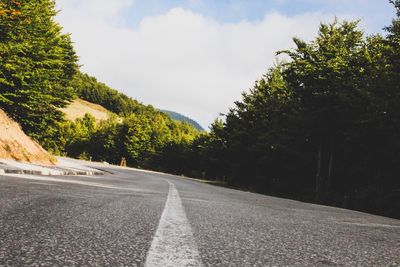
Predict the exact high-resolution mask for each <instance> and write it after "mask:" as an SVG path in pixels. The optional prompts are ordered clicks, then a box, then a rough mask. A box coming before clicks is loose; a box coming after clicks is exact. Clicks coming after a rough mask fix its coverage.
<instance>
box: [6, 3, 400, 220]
mask: <svg viewBox="0 0 400 267" xmlns="http://www.w3.org/2000/svg"><path fill="white" fill-rule="evenodd" d="M390 2H391V3H392V4H393V6H394V8H395V9H396V11H397V16H396V17H395V18H393V20H392V23H391V24H390V25H387V26H385V25H382V27H385V28H384V29H385V33H384V34H373V35H366V34H365V33H364V32H363V31H362V30H361V29H360V27H359V21H340V20H338V19H337V20H335V21H333V22H332V23H328V24H321V25H320V27H319V32H318V34H317V36H316V38H315V39H314V40H312V41H310V42H306V41H303V40H301V39H297V38H294V39H293V42H294V49H291V50H282V51H277V55H284V57H283V58H285V60H281V61H279V62H278V63H276V64H275V65H274V66H273V67H271V68H270V69H269V70H268V71H267V72H266V73H265V74H264V75H263V77H260V79H259V80H257V81H255V83H254V86H253V88H252V89H250V90H248V91H245V92H244V93H243V95H242V99H240V100H238V101H236V102H235V103H233V105H232V108H231V109H230V110H229V112H228V113H227V114H226V115H225V116H224V117H223V118H222V119H216V120H215V122H214V123H213V124H212V125H211V127H210V130H209V132H200V131H198V130H197V129H195V128H194V127H193V126H191V125H189V124H188V123H185V122H178V121H175V120H173V119H171V118H170V117H169V116H168V115H167V114H165V113H163V112H161V111H159V110H157V109H155V108H154V107H152V106H149V105H143V104H142V103H140V102H138V101H137V100H134V99H132V98H130V97H128V96H126V95H123V94H121V93H119V92H118V91H117V90H114V89H112V88H109V87H108V86H107V85H105V84H103V83H101V82H98V81H97V79H96V78H94V77H91V76H89V75H87V74H84V73H82V72H81V71H80V69H79V66H78V63H77V62H78V56H77V55H76V53H75V51H74V48H73V44H72V42H71V39H70V36H69V35H66V34H63V33H62V31H61V29H62V28H61V26H60V25H59V24H58V23H56V22H55V20H54V17H55V15H56V11H55V3H54V1H52V0H38V1H21V2H19V1H16V0H4V1H2V2H1V3H0V57H1V62H0V108H1V109H3V110H4V111H5V112H6V113H7V114H9V116H11V117H12V118H14V119H15V120H16V121H18V122H19V123H20V124H21V126H22V127H23V129H24V131H25V132H26V133H28V134H29V135H30V136H31V137H33V138H35V139H36V140H38V141H39V142H40V143H41V144H42V145H43V146H44V147H45V148H46V149H48V150H50V151H51V152H53V153H54V154H58V155H66V156H70V157H76V158H83V159H92V160H96V161H107V162H110V163H115V164H118V163H119V161H120V160H121V158H122V157H125V158H126V159H127V163H128V165H129V166H133V167H140V168H147V169H152V170H159V171H165V172H170V173H174V174H178V175H185V176H191V177H199V178H205V179H209V180H212V181H216V182H218V183H219V184H222V185H227V186H232V187H236V188H241V189H246V190H251V191H254V192H258V193H263V194H269V195H274V196H280V197H286V198H292V199H298V200H302V201H309V202H314V203H320V204H328V205H334V206H339V207H344V208H350V209H356V210H362V211H366V212H371V213H376V214H381V215H386V216H391V217H396V218H400V178H399V174H400V106H399V105H400V1H399V0H396V1H390ZM265 64H266V66H267V65H268V62H266V63H265ZM244 89H245V88H244ZM77 97H79V98H82V99H85V100H88V101H90V102H93V103H96V104H100V105H102V106H104V107H105V108H107V109H109V110H110V111H112V112H114V113H115V114H116V115H115V116H114V117H112V118H110V119H108V120H106V121H102V122H96V120H95V119H94V118H93V117H91V116H90V115H86V116H85V117H84V118H81V119H77V120H76V121H74V122H71V121H66V120H65V118H64V115H63V114H62V112H61V111H60V108H62V107H65V106H67V105H68V104H69V103H70V102H71V101H72V100H73V99H75V98H77ZM121 118H122V120H121Z"/></svg>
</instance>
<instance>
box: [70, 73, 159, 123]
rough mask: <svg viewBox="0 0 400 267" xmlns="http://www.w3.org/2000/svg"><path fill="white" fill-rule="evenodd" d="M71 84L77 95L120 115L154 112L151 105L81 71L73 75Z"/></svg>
mask: <svg viewBox="0 0 400 267" xmlns="http://www.w3.org/2000/svg"><path fill="white" fill-rule="evenodd" d="M71 86H72V87H73V89H74V91H75V93H76V95H77V96H78V97H80V98H82V99H84V100H87V101H89V102H92V103H95V104H98V105H101V106H103V107H105V108H106V109H108V110H110V111H112V112H114V113H117V114H119V115H121V116H129V115H130V114H131V113H140V112H155V109H154V108H153V107H151V106H145V105H143V104H141V103H139V102H138V101H136V100H135V99H132V98H130V97H128V96H126V95H124V94H122V93H120V92H118V91H117V90H114V89H112V88H110V87H108V86H107V85H105V84H104V83H101V82H98V81H97V79H96V78H94V77H91V76H89V75H87V74H84V73H81V72H78V73H77V74H76V75H75V76H74V78H73V80H72V83H71Z"/></svg>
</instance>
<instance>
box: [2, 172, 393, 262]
mask: <svg viewBox="0 0 400 267" xmlns="http://www.w3.org/2000/svg"><path fill="white" fill-rule="evenodd" d="M107 170H108V171H110V172H112V174H106V175H103V176H62V177H61V176H60V177H56V176H52V177H39V176H21V175H19V176H0V266H144V265H146V266H163V267H165V266H185V265H186V266H201V265H203V266H400V221H399V220H394V219H389V218H384V217H379V216H373V215H369V214H365V213H360V212H354V211H349V210H344V209H337V208H331V207H325V206H319V205H312V204H306V203H302V202H298V201H292V200H285V199H279V198H273V197H268V196H262V195H258V194H253V193H248V192H241V191H237V190H231V189H227V188H222V187H216V186H212V185H208V184H204V183H201V182H197V181H194V180H189V179H183V178H180V177H175V176H171V175H163V174H157V173H151V172H142V171H135V170H130V169H122V168H114V169H113V168H111V167H110V168H109V169H107Z"/></svg>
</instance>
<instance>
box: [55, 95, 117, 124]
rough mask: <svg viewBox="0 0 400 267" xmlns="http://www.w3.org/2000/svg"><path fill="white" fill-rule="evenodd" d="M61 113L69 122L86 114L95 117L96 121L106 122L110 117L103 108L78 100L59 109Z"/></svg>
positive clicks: (108, 112)
mask: <svg viewBox="0 0 400 267" xmlns="http://www.w3.org/2000/svg"><path fill="white" fill-rule="evenodd" d="M61 111H62V112H64V114H65V116H66V119H67V120H70V121H75V120H76V119H77V118H82V117H83V116H85V114H86V113H88V114H90V115H92V116H93V117H95V118H96V120H97V121H102V120H106V119H108V118H110V116H111V115H112V113H111V112H110V111H108V110H107V109H105V108H104V107H102V106H100V105H97V104H93V103H91V102H88V101H86V100H83V99H79V98H78V99H75V100H74V101H73V102H72V103H71V104H70V105H69V106H68V107H66V108H63V109H61Z"/></svg>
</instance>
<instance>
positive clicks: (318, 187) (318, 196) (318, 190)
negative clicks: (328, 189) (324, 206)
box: [315, 137, 323, 203]
mask: <svg viewBox="0 0 400 267" xmlns="http://www.w3.org/2000/svg"><path fill="white" fill-rule="evenodd" d="M322 155H323V138H322V137H321V139H320V142H319V145H318V156H317V173H316V176H315V201H316V202H317V203H319V202H321V200H322V180H323V179H322V172H323V171H322V169H323V166H322V163H323V160H322Z"/></svg>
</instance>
